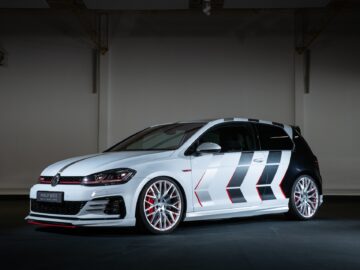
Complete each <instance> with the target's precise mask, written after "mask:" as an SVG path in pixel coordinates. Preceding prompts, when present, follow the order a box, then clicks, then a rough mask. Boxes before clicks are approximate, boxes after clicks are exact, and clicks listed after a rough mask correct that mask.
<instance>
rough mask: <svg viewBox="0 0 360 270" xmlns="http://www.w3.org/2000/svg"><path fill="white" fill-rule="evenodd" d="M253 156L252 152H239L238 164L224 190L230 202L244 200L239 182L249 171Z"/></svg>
mask: <svg viewBox="0 0 360 270" xmlns="http://www.w3.org/2000/svg"><path fill="white" fill-rule="evenodd" d="M253 156H254V152H245V153H242V154H241V156H240V159H239V164H238V166H237V167H236V169H235V172H234V174H233V175H232V177H231V179H230V181H229V183H228V185H227V186H226V192H227V194H228V196H229V199H230V200H231V202H232V203H242V202H246V199H245V197H244V195H243V192H242V191H241V184H242V183H243V181H244V179H245V177H246V174H247V172H248V171H249V168H250V164H251V161H252V158H253Z"/></svg>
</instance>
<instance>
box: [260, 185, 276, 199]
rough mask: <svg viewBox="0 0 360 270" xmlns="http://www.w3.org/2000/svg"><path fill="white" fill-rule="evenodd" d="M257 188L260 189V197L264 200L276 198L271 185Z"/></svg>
mask: <svg viewBox="0 0 360 270" xmlns="http://www.w3.org/2000/svg"><path fill="white" fill-rule="evenodd" d="M257 189H258V190H259V194H260V197H261V199H262V200H263V201H266V200H275V199H276V197H275V195H274V193H273V191H272V189H271V187H270V186H266V187H257Z"/></svg>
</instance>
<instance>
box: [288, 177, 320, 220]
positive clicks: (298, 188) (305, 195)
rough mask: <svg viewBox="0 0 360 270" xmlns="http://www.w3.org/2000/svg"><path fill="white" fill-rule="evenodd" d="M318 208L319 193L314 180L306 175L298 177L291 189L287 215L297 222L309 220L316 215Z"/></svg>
mask: <svg viewBox="0 0 360 270" xmlns="http://www.w3.org/2000/svg"><path fill="white" fill-rule="evenodd" d="M319 206H320V193H319V187H318V185H317V184H316V182H315V180H314V179H313V178H312V177H310V176H308V175H302V176H300V177H298V178H297V179H296V180H295V182H294V184H293V186H292V188H291V196H290V200H289V212H288V215H289V216H290V217H291V218H293V219H297V220H309V219H312V218H313V217H314V216H315V215H316V214H317V212H318V210H319Z"/></svg>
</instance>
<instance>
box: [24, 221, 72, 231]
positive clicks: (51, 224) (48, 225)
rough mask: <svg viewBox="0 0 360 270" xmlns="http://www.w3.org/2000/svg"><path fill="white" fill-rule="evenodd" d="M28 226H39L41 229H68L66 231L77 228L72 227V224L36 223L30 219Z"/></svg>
mask: <svg viewBox="0 0 360 270" xmlns="http://www.w3.org/2000/svg"><path fill="white" fill-rule="evenodd" d="M27 222H28V224H32V225H37V226H41V227H56V228H66V229H74V228H76V226H75V225H72V224H70V223H58V222H48V221H47V222H42V221H35V220H32V219H29V220H28V221H27Z"/></svg>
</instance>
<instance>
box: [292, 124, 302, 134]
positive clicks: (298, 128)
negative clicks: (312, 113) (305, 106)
mask: <svg viewBox="0 0 360 270" xmlns="http://www.w3.org/2000/svg"><path fill="white" fill-rule="evenodd" d="M291 127H292V128H293V129H295V130H296V131H297V133H299V134H300V135H301V129H300V127H299V126H291Z"/></svg>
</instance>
